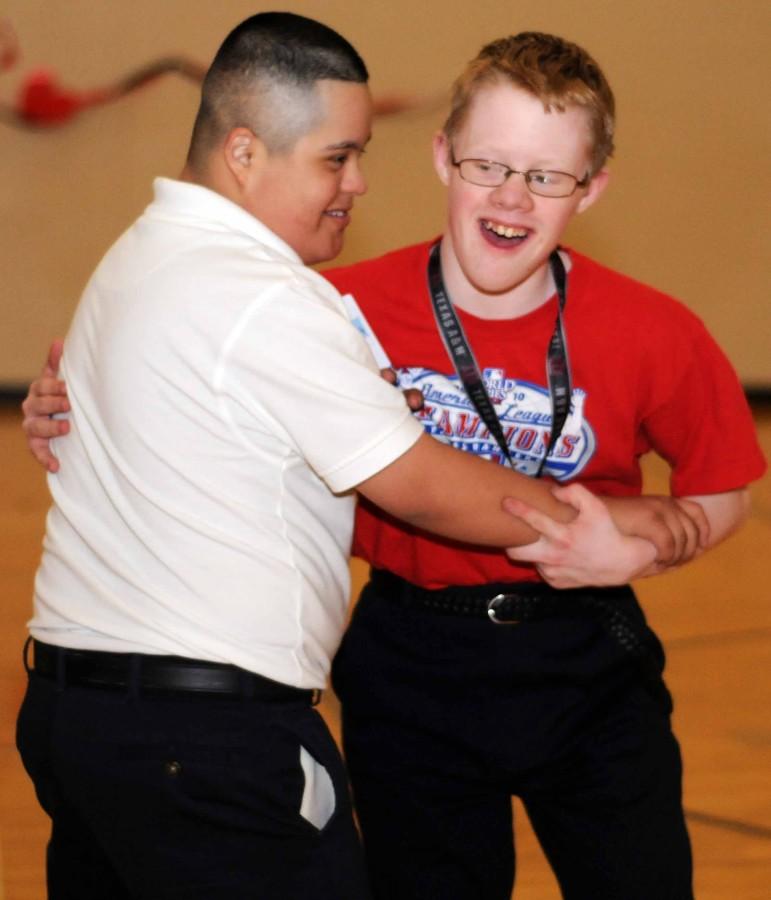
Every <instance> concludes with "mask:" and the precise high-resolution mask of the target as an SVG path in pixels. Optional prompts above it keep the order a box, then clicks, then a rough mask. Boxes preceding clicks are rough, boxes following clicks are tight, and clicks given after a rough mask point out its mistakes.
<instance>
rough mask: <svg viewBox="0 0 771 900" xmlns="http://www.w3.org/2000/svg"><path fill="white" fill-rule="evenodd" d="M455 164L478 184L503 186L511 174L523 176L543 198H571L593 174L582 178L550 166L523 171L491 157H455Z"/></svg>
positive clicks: (587, 182) (466, 177) (529, 188)
mask: <svg viewBox="0 0 771 900" xmlns="http://www.w3.org/2000/svg"><path fill="white" fill-rule="evenodd" d="M451 161H452V164H453V165H454V166H455V168H456V169H457V170H458V171H459V172H460V177H461V178H462V179H463V180H464V181H468V182H469V184H476V185H477V186H478V187H491V188H492V187H500V186H501V185H502V184H503V183H504V182H505V181H506V179H507V178H508V177H509V175H522V176H523V177H524V179H525V184H526V185H527V187H528V190H529V191H530V193H531V194H537V195H538V196H539V197H555V198H556V197H569V196H570V195H571V194H573V193H574V192H575V190H576V188H580V187H586V185H587V184H589V173H588V172H587V174H586V175H584V177H583V178H582V179H580V180H579V179H578V178H576V176H575V175H569V174H568V173H567V172H552V171H550V170H547V169H528V170H527V172H519V171H518V170H517V169H510V168H509V167H508V166H505V165H504V164H503V163H498V162H492V161H491V160H489V159H459V160H456V159H455V157H454V156H453V157H451Z"/></svg>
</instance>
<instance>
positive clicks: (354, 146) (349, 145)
mask: <svg viewBox="0 0 771 900" xmlns="http://www.w3.org/2000/svg"><path fill="white" fill-rule="evenodd" d="M370 137H371V136H370ZM370 137H368V138H367V140H366V141H364V143H363V144H360V143H359V142H358V141H340V142H339V143H337V144H327V146H326V147H324V150H325V151H327V150H363V149H364V147H365V146H366V145H367V144H368V143H369V141H370Z"/></svg>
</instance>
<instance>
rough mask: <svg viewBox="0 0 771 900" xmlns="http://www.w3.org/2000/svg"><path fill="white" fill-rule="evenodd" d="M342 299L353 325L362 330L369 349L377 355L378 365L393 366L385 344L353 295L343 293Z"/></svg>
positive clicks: (383, 366) (388, 367) (385, 367)
mask: <svg viewBox="0 0 771 900" xmlns="http://www.w3.org/2000/svg"><path fill="white" fill-rule="evenodd" d="M342 300H343V305H344V306H345V311H346V313H348V318H349V319H350V320H351V325H353V327H354V328H355V329H356V330H357V331H359V332H361V334H362V336H363V338H364V340H365V341H366V342H367V345H368V346H369V349H370V350H371V351H372V355H373V356H374V357H375V362H376V363H377V364H378V367H379V368H381V369H390V368H392V366H391V360H390V359H389V358H388V355H387V354H386V352H385V350H384V349H383V345H382V344H381V343H380V341H379V340H378V339H377V335H376V334H375V332H374V331H373V330H372V327H371V326H370V324H369V322H368V321H367V319H366V318H365V316H364V313H363V312H362V311H361V309H360V308H359V304H358V303H357V302H356V300H355V299H354V298H353V295H352V294H343V298H342Z"/></svg>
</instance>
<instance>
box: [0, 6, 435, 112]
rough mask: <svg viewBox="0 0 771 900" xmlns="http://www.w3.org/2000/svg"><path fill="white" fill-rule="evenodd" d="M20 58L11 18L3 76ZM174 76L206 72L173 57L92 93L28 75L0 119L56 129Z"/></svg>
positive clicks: (413, 104)
mask: <svg viewBox="0 0 771 900" xmlns="http://www.w3.org/2000/svg"><path fill="white" fill-rule="evenodd" d="M19 57H20V49H19V42H18V39H17V37H16V32H15V30H14V28H13V26H12V25H11V23H10V21H8V20H7V19H0V72H1V71H7V70H8V69H11V68H13V66H14V65H15V64H16V63H17V62H18V60H19ZM170 72H175V73H177V74H178V75H182V76H183V77H184V78H187V79H189V80H190V81H193V82H195V83H196V84H200V83H201V82H202V81H203V78H204V75H205V74H206V67H205V66H202V65H201V64H200V63H197V62H194V61H192V60H189V59H187V58H186V57H184V56H170V57H164V58H162V59H159V60H156V61H155V62H151V63H148V64H147V65H145V66H142V67H141V68H139V69H137V70H136V71H134V72H131V73H130V74H128V75H127V76H125V77H124V78H121V79H119V80H118V81H116V82H115V83H114V84H111V85H107V86H106V87H101V88H93V89H91V90H74V89H72V88H69V87H65V86H64V85H63V84H62V83H61V82H60V80H59V76H58V74H57V73H56V72H55V71H53V70H51V69H46V68H41V69H36V70H33V71H31V72H29V73H28V74H27V75H25V76H24V78H23V79H22V82H21V84H20V85H19V88H18V90H17V93H16V99H15V102H14V103H13V105H10V106H9V105H7V104H6V105H4V104H0V120H2V121H5V122H6V123H7V124H10V125H15V126H17V127H21V128H30V127H31V128H54V127H57V126H59V125H63V124H65V123H66V122H69V121H70V120H72V119H73V118H75V117H76V116H77V115H78V114H80V113H81V112H83V111H84V110H86V109H91V108H93V107H97V106H102V105H103V104H105V103H111V102H112V101H114V100H118V99H120V98H121V97H125V96H126V95H128V94H130V93H132V91H135V90H137V89H139V88H141V87H144V86H145V85H147V84H149V83H150V82H152V81H155V80H156V79H158V78H160V77H161V76H162V75H166V74H167V73H170ZM432 104H433V101H429V102H427V101H425V100H419V99H416V98H410V97H406V96H403V95H396V94H390V95H386V96H383V97H376V98H375V100H374V109H375V115H376V116H392V115H396V114H398V113H402V112H407V111H412V110H418V109H423V108H424V107H426V106H428V105H432Z"/></svg>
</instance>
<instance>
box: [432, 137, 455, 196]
mask: <svg viewBox="0 0 771 900" xmlns="http://www.w3.org/2000/svg"><path fill="white" fill-rule="evenodd" d="M433 151H434V169H435V170H436V174H437V175H438V176H439V180H440V181H441V182H442V184H443V185H444V186H445V187H447V185H448V184H449V183H450V168H451V166H452V162H451V156H452V150H451V149H450V139H449V138H448V137H447V135H446V134H445V133H444V132H443V131H438V132H437V133H436V134H435V135H434V142H433Z"/></svg>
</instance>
